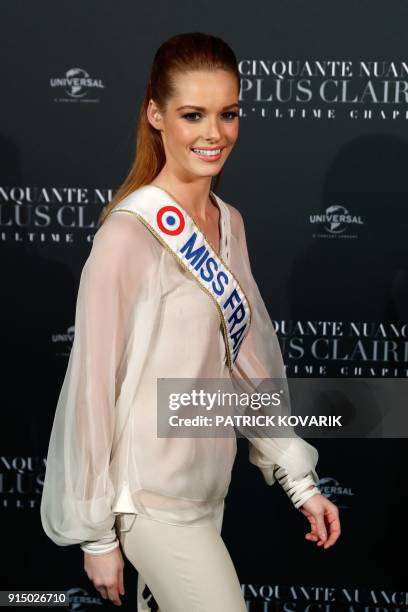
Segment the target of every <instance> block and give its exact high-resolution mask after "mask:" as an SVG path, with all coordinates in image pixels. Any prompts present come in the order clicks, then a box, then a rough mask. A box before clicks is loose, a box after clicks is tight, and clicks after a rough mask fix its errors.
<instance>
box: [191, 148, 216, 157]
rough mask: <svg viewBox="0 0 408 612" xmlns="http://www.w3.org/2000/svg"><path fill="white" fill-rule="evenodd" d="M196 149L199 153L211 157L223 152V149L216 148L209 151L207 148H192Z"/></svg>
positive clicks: (195, 151)
mask: <svg viewBox="0 0 408 612" xmlns="http://www.w3.org/2000/svg"><path fill="white" fill-rule="evenodd" d="M192 150H193V151H194V153H198V154H199V155H208V156H209V157H211V155H219V154H220V152H221V149H214V150H213V151H207V150H205V149H192Z"/></svg>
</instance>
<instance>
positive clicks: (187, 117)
mask: <svg viewBox="0 0 408 612" xmlns="http://www.w3.org/2000/svg"><path fill="white" fill-rule="evenodd" d="M199 114H200V113H185V115H183V117H184V118H185V119H187V120H188V121H195V119H193V117H195V115H199Z"/></svg>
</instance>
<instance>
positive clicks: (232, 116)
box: [224, 111, 238, 121]
mask: <svg viewBox="0 0 408 612" xmlns="http://www.w3.org/2000/svg"><path fill="white" fill-rule="evenodd" d="M224 115H229V119H228V121H232V120H233V119H235V117H238V113H237V112H235V111H227V112H226V113H224Z"/></svg>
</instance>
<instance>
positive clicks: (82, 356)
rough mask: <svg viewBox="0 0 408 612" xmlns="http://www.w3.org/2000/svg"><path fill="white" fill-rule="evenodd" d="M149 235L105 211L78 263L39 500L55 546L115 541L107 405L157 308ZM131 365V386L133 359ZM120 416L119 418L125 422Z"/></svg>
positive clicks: (112, 423) (143, 344) (112, 422)
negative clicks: (70, 334) (70, 335)
mask: <svg viewBox="0 0 408 612" xmlns="http://www.w3.org/2000/svg"><path fill="white" fill-rule="evenodd" d="M153 241H155V239H154V238H153V237H151V235H150V234H149V233H148V231H147V230H146V228H144V226H143V225H142V224H141V223H140V221H139V220H138V219H137V217H136V216H134V215H130V214H129V213H126V212H123V211H121V212H120V213H119V212H117V213H115V214H111V215H110V216H109V217H108V218H107V219H106V220H105V222H104V223H103V225H102V226H101V227H100V228H99V229H98V231H97V232H96V234H95V236H94V240H93V244H92V249H91V252H90V255H89V257H88V259H87V260H86V262H85V265H84V267H83V269H82V273H81V277H80V283H79V289H78V294H77V302H76V312H75V337H74V342H73V346H72V349H71V353H70V356H69V360H68V366H67V370H66V374H65V378H64V381H63V385H62V388H61V391H60V395H59V398H58V403H57V407H56V412H55V415H54V422H53V426H52V430H51V435H50V441H49V447H48V454H47V462H46V472H45V480H44V487H43V493H42V498H41V506H40V514H41V522H42V526H43V529H44V531H45V532H46V534H47V535H48V537H49V538H50V539H51V540H53V541H54V542H55V543H56V544H58V545H60V546H66V545H70V544H80V545H83V546H84V550H86V546H87V544H89V552H94V553H95V554H99V553H100V552H105V551H107V550H111V549H113V548H115V546H117V545H118V541H117V538H116V532H115V528H114V523H115V515H114V514H113V512H112V502H113V499H114V496H115V490H114V486H113V482H112V479H111V476H110V472H109V465H110V456H111V452H112V442H113V439H114V435H115V428H117V427H119V425H118V420H119V419H118V418H117V415H116V414H115V403H116V400H117V397H118V395H119V393H120V387H121V380H123V376H124V373H125V371H126V367H127V363H128V359H129V357H130V350H131V345H132V336H133V335H138V336H140V338H139V346H138V348H139V349H140V353H139V355H140V356H138V359H139V360H140V361H141V360H142V359H143V355H145V354H146V351H147V350H148V346H149V342H150V338H151V336H152V333H153V323H154V320H155V314H156V313H157V312H158V307H159V289H158V286H159V282H158V279H159V278H160V276H159V262H160V259H159V256H158V251H157V250H155V248H154V246H155V245H154V242H153ZM133 365H135V380H134V381H133V382H134V384H135V385H137V376H138V375H139V372H140V370H141V369H142V368H141V363H140V364H138V363H136V364H134V363H133V362H132V366H133ZM139 366H140V367H139ZM129 409H130V406H128V405H127V406H126V408H125V410H129ZM122 416H123V415H121V419H120V423H126V417H123V418H122ZM119 435H120V433H118V432H116V438H117V437H118V436H119ZM81 547H82V546H81Z"/></svg>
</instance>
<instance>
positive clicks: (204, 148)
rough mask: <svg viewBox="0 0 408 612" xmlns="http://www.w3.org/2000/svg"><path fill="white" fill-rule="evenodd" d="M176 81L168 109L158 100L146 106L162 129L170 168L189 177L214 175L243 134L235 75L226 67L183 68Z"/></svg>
mask: <svg viewBox="0 0 408 612" xmlns="http://www.w3.org/2000/svg"><path fill="white" fill-rule="evenodd" d="M175 87H176V94H175V95H174V96H173V97H172V98H171V99H170V100H169V102H168V104H167V107H166V109H165V111H164V112H163V113H162V112H160V110H159V108H158V107H157V106H156V104H155V103H154V101H153V100H150V103H149V108H148V111H147V116H148V119H149V121H150V123H151V124H152V125H153V126H154V127H155V128H156V129H158V130H160V131H161V135H162V140H163V146H164V150H165V154H166V166H167V169H168V170H170V171H171V172H172V173H174V174H176V175H177V176H179V178H184V179H187V180H188V179H191V178H194V177H211V176H214V175H216V174H218V173H219V172H220V170H221V168H222V166H223V165H224V164H225V161H226V159H227V157H228V155H229V154H230V152H231V150H232V148H233V146H234V144H235V141H236V140H237V138H238V128H239V116H238V112H239V103H238V96H239V90H238V84H237V81H236V78H235V77H234V76H233V75H232V74H231V73H230V72H227V71H226V70H216V71H207V70H194V71H191V72H188V73H178V74H177V76H176V77H175Z"/></svg>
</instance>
